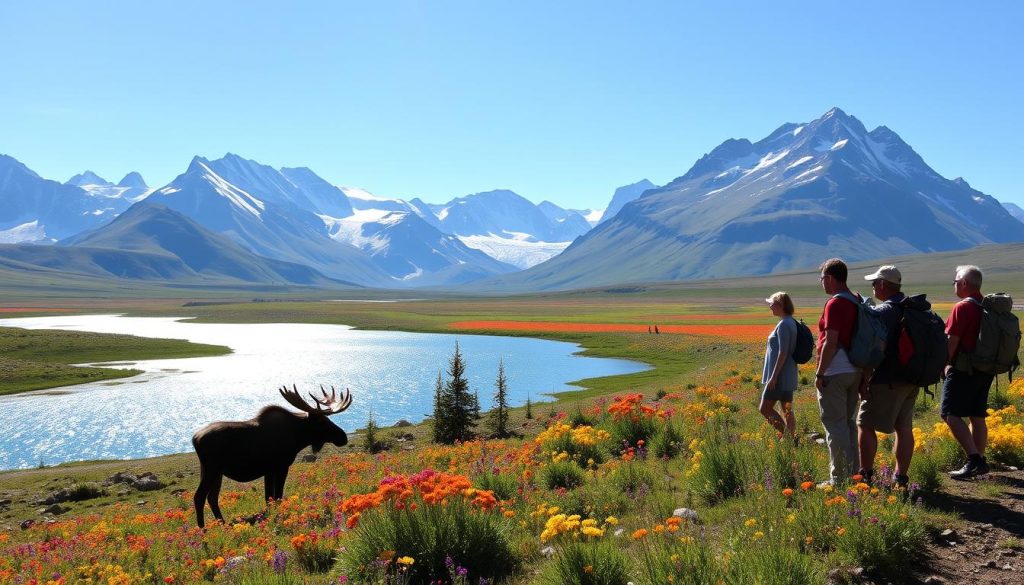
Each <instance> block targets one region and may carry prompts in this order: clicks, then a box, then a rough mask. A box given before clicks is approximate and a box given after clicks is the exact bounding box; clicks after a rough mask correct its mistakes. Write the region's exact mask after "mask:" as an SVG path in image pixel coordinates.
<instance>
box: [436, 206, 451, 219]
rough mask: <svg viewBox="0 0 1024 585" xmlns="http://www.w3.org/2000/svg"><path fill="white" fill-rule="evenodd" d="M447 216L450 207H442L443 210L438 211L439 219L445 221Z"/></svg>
mask: <svg viewBox="0 0 1024 585" xmlns="http://www.w3.org/2000/svg"><path fill="white" fill-rule="evenodd" d="M446 217H448V208H447V207H445V208H444V209H442V210H441V211H439V212H438V213H437V219H438V220H440V221H444V218H446Z"/></svg>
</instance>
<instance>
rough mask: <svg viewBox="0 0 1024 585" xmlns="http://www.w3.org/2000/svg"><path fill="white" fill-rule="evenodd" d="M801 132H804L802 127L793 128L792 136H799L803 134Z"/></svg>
mask: <svg viewBox="0 0 1024 585" xmlns="http://www.w3.org/2000/svg"><path fill="white" fill-rule="evenodd" d="M803 130H804V127H803V126H798V127H796V128H794V129H793V136H799V135H800V133H801V132H803Z"/></svg>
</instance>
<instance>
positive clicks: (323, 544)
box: [292, 533, 337, 573]
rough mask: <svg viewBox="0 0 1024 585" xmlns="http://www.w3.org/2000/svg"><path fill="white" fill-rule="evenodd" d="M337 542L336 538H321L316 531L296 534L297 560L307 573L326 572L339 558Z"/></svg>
mask: <svg viewBox="0 0 1024 585" xmlns="http://www.w3.org/2000/svg"><path fill="white" fill-rule="evenodd" d="M335 544H336V543H335V542H334V539H321V538H320V537H319V536H318V535H317V534H316V533H311V534H300V535H298V536H295V537H293V538H292V547H293V548H294V549H295V562H297V563H298V564H299V566H301V567H302V568H303V569H304V570H305V571H306V572H307V573H326V572H327V571H330V570H331V567H333V566H334V562H335V561H336V560H337V559H336V556H335V555H336V554H337V553H336V548H337V547H336V546H335Z"/></svg>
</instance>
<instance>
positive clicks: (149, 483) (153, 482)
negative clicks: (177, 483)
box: [132, 473, 164, 492]
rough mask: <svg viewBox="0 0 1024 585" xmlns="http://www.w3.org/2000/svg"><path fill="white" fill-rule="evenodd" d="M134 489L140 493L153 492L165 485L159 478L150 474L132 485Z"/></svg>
mask: <svg viewBox="0 0 1024 585" xmlns="http://www.w3.org/2000/svg"><path fill="white" fill-rule="evenodd" d="M132 487H133V488H135V489H137V490H139V491H140V492H151V491H153V490H158V489H160V488H162V487H164V483H163V482H162V481H160V480H159V479H157V477H156V476H155V475H153V474H152V473H148V474H145V475H140V476H139V478H138V479H136V480H135V482H134V483H132Z"/></svg>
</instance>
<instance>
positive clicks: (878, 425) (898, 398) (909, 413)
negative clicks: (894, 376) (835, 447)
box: [857, 384, 919, 434]
mask: <svg viewBox="0 0 1024 585" xmlns="http://www.w3.org/2000/svg"><path fill="white" fill-rule="evenodd" d="M869 390H870V391H871V398H870V399H868V400H865V401H863V402H861V403H860V412H859V413H857V426H864V424H865V423H867V425H868V426H870V427H871V428H873V429H874V430H876V431H878V432H879V433H886V434H888V433H892V432H894V431H895V430H896V429H897V428H906V429H909V428H913V425H914V403H915V402H916V401H917V393H918V392H919V389H918V387H917V386H913V385H911V384H892V385H890V384H872V385H871V387H870V388H869Z"/></svg>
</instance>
